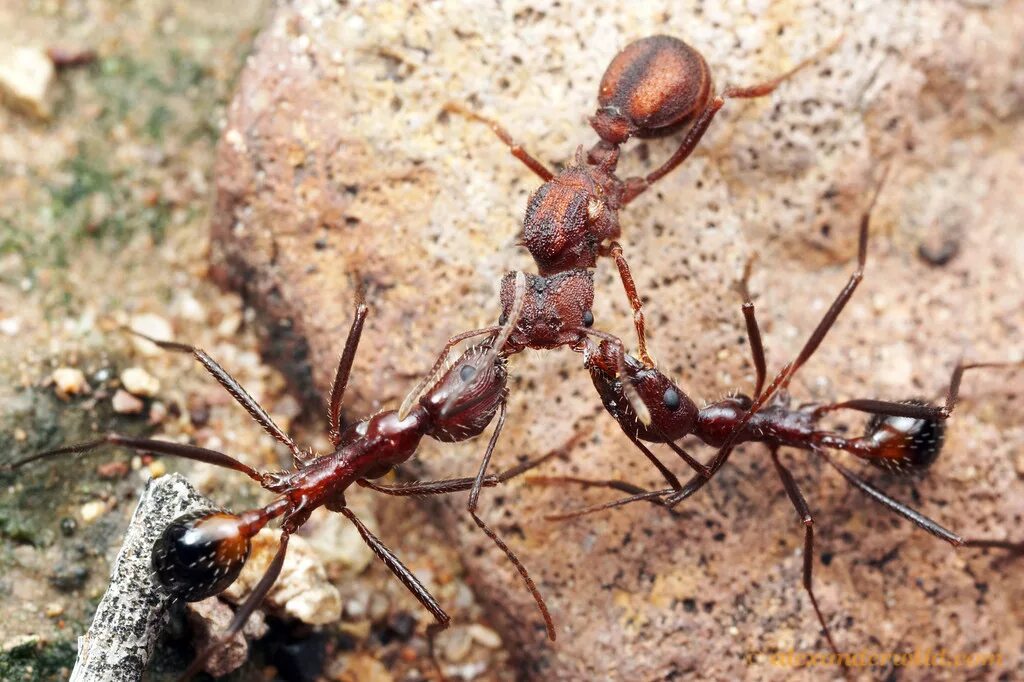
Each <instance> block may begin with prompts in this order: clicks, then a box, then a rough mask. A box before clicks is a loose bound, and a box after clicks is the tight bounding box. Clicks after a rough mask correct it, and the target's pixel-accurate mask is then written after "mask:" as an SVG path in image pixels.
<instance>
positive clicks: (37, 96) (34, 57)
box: [0, 40, 56, 119]
mask: <svg viewBox="0 0 1024 682" xmlns="http://www.w3.org/2000/svg"><path fill="white" fill-rule="evenodd" d="M4 42H5V43H7V41H6V40H5V41H4ZM55 73H56V71H55V69H54V68H53V62H51V61H50V58H49V57H47V56H46V53H45V52H44V51H42V50H40V49H38V48H35V47H15V48H11V47H10V46H9V44H7V45H4V46H3V50H2V51H0V99H2V100H3V101H4V102H5V103H6V104H7V105H8V106H9V107H11V108H13V109H17V110H18V111H21V112H22V113H25V114H28V115H29V116H33V117H35V118H39V119H48V118H50V113H51V110H50V96H49V93H50V88H51V86H52V85H53V80H54V74H55Z"/></svg>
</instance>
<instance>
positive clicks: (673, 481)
mask: <svg viewBox="0 0 1024 682" xmlns="http://www.w3.org/2000/svg"><path fill="white" fill-rule="evenodd" d="M623 433H625V434H626V437H627V438H629V440H631V441H633V445H635V446H636V447H637V449H638V450H639V451H640V452H642V453H644V456H645V457H647V459H648V460H650V462H651V464H653V465H654V467H655V468H656V469H657V470H658V471H659V472H661V475H662V477H663V478H664V479H665V480H666V481H668V484H669V485H670V486H672V488H673V490H679V489H681V488H682V487H683V484H682V483H680V482H679V479H678V478H676V475H675V474H673V473H672V472H671V471H669V469H668V467H666V466H665V465H664V464H662V463H661V460H660V459H658V458H657V457H656V456H655V454H654V453H653V452H651V450H650V449H649V448H648V447H647V446H646V445H644V444H643V443H641V442H640V440H639V439H638V438H637V437H636V436H634V435H633V434H632V433H629V432H628V431H625V430H623ZM669 445H675V443H671V442H670V443H669ZM679 452H680V453H682V454H683V455H686V452H685V451H683V450H681V449H680V450H679ZM686 457H690V456H689V455H686ZM684 459H685V458H684ZM691 460H692V461H693V462H694V464H696V465H697V466H700V462H697V461H696V460H693V458H692V457H690V458H689V459H688V460H686V463H687V464H690V461H691ZM691 466H692V465H691ZM626 492H638V491H628V490H627V491H626Z"/></svg>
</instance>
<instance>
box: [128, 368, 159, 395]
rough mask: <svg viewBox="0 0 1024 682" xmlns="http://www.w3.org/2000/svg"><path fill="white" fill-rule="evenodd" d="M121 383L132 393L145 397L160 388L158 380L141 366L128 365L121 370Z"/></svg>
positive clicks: (154, 393) (153, 393)
mask: <svg viewBox="0 0 1024 682" xmlns="http://www.w3.org/2000/svg"><path fill="white" fill-rule="evenodd" d="M121 385H122V386H124V390H126V391H128V392H129V393H131V394H132V395H140V396H144V397H147V398H148V397H151V396H154V395H156V392H157V391H159V390H160V381H159V380H158V379H157V378H156V377H155V376H153V375H152V374H150V373H149V372H147V371H146V370H144V369H142V368H141V367H129V368H128V369H126V370H125V371H123V372H121Z"/></svg>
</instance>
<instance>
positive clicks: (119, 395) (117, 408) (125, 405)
mask: <svg viewBox="0 0 1024 682" xmlns="http://www.w3.org/2000/svg"><path fill="white" fill-rule="evenodd" d="M110 404H111V405H113V407H114V412H117V413H118V414H139V413H140V412H142V410H143V409H144V408H145V407H146V406H145V404H143V402H142V401H141V400H139V399H138V398H136V397H135V396H133V395H132V394H131V393H129V392H128V391H126V390H124V389H123V388H119V389H117V392H115V393H114V397H113V398H111V399H110Z"/></svg>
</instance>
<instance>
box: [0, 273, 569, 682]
mask: <svg viewBox="0 0 1024 682" xmlns="http://www.w3.org/2000/svg"><path fill="white" fill-rule="evenodd" d="M518 280H519V281H518V284H519V285H518V286H517V287H515V292H516V297H517V300H515V301H512V302H510V305H511V307H512V308H513V309H514V311H518V310H521V309H522V307H523V306H522V299H523V297H524V289H525V287H524V279H523V278H521V277H520V278H518ZM368 312H369V309H368V307H367V306H366V304H365V303H364V302H363V301H362V298H361V295H359V296H357V303H356V308H355V315H354V318H353V321H352V327H351V329H350V330H349V333H348V337H347V339H346V341H345V346H344V350H343V352H342V354H341V359H340V360H339V363H338V368H337V372H336V375H335V379H334V384H333V387H332V389H331V392H330V397H329V400H328V424H329V436H330V440H331V444H332V446H333V447H334V451H333V452H331V453H329V454H319V453H315V452H313V451H312V450H303V449H301V448H300V447H299V446H298V445H297V444H296V443H295V442H294V441H293V440H292V439H291V438H290V437H289V436H288V434H286V433H285V432H284V431H283V430H282V429H281V428H280V427H279V426H278V425H277V424H275V423H274V421H273V419H271V417H270V415H269V414H268V413H267V412H266V410H264V409H263V407H261V406H260V404H259V403H258V402H256V400H255V399H253V398H252V396H250V395H249V393H248V392H247V391H246V390H245V389H244V388H243V387H242V386H241V385H240V384H239V383H238V382H237V381H236V380H235V379H234V378H232V377H231V375H230V374H228V372H227V371H226V370H224V368H222V367H221V366H220V365H219V364H218V363H217V362H216V361H215V360H214V359H213V358H212V357H210V356H209V355H208V354H207V353H206V352H205V351H203V350H202V349H200V348H196V347H194V346H190V345H187V344H183V343H175V342H172V341H160V340H157V339H153V338H150V337H148V336H145V335H142V334H139V336H142V337H143V338H145V339H147V340H149V341H151V342H152V343H154V344H156V345H157V346H159V347H160V348H163V349H165V350H168V351H175V352H181V353H189V354H191V355H193V356H194V357H195V358H196V360H198V361H199V363H200V364H202V365H203V367H205V368H206V370H207V371H208V372H209V373H210V374H211V375H212V376H213V377H214V378H215V379H216V380H217V381H218V382H219V383H220V384H221V385H222V386H223V387H224V388H225V390H227V391H228V393H230V394H231V396H232V397H233V398H234V399H235V400H236V401H237V402H238V403H239V404H240V405H241V406H242V407H243V408H245V410H246V411H247V412H248V413H249V414H250V415H251V416H252V417H253V419H255V420H256V422H257V423H258V424H259V425H260V426H262V427H263V429H264V430H265V431H267V432H268V433H269V434H270V435H271V436H273V437H274V438H275V439H276V440H278V441H280V442H281V443H283V444H284V445H285V446H287V448H288V449H289V450H290V451H291V454H292V459H293V465H294V466H293V468H292V469H290V470H286V471H274V472H270V471H257V470H256V469H253V468H252V467H250V466H249V465H247V464H245V463H243V462H241V461H239V460H237V459H234V458H233V457H230V456H228V455H226V454H223V453H221V452H217V451H214V450H208V449H206V448H202V447H198V446H193V445H184V444H179V443H172V442H167V441H159V440H152V439H147V438H131V437H127V436H123V435H120V434H117V433H108V434H106V435H104V436H101V437H100V438H97V439H95V440H91V441H88V442H84V443H78V444H75V445H68V446H64V447H60V448H56V449H53V450H48V451H46V452H41V453H38V454H35V455H32V456H30V457H27V458H25V459H22V460H20V461H17V462H14V463H12V464H8V465H6V466H5V467H3V468H4V469H8V470H12V471H13V470H15V469H18V468H20V467H22V466H24V465H26V464H28V463H30V462H33V461H36V460H40V459H44V458H50V457H57V456H61V455H80V454H84V453H87V452H90V451H92V450H95V449H97V448H99V447H102V446H104V445H108V444H109V445H116V446H121V447H125V448H130V449H133V450H138V451H145V452H153V453H158V454H161V455H167V456H171V457H180V458H184V459H190V460H195V461H199V462H206V463H207V464H213V465H216V466H220V467H224V468H227V469H232V470H234V471H238V472H241V473H243V474H245V475H247V476H249V478H251V479H253V480H254V481H256V482H257V483H258V484H259V485H260V486H262V487H263V488H264V489H266V490H268V491H270V492H272V493H275V494H276V495H277V497H276V498H275V499H274V500H273V501H272V502H270V503H269V504H267V505H265V506H263V507H260V508H257V509H251V510H248V511H244V512H241V513H238V514H234V513H230V512H226V511H200V512H190V513H186V514H184V515H182V516H181V517H179V518H177V519H175V520H174V521H173V522H172V523H171V524H170V525H168V526H167V528H166V529H164V531H163V532H162V533H161V535H160V537H159V539H158V540H157V542H156V543H155V544H154V546H153V559H152V560H153V567H154V573H155V577H156V580H157V581H158V582H159V583H160V584H161V585H162V586H163V587H164V588H166V590H167V591H168V593H169V594H170V595H171V596H172V597H173V598H175V599H182V600H185V601H198V600H201V599H206V598H207V597H211V596H213V595H216V594H218V593H220V592H221V591H223V590H224V589H225V588H227V587H228V585H230V584H231V583H232V582H234V580H235V579H236V578H237V577H238V574H239V573H240V572H241V570H242V568H243V566H244V565H245V562H246V560H247V558H248V556H249V551H250V546H251V545H250V540H251V538H252V537H253V536H255V535H256V534H257V533H259V532H260V530H262V529H263V528H264V527H265V526H266V525H267V524H268V523H269V522H270V521H272V520H274V519H280V524H281V530H282V533H281V540H280V544H279V545H278V548H277V552H276V554H275V555H274V558H273V560H272V561H271V562H270V565H269V567H268V568H267V570H266V572H265V573H264V575H263V577H262V578H261V579H260V581H259V583H258V584H257V585H256V587H255V588H254V589H253V591H252V593H251V594H250V595H249V596H248V597H247V598H246V600H245V601H244V602H243V603H242V605H241V606H240V607H239V608H238V610H237V611H236V613H235V616H234V619H233V620H232V621H231V623H230V624H229V625H228V628H227V630H226V631H225V632H224V633H223V634H222V635H221V638H220V639H219V640H218V641H217V642H216V643H214V644H213V645H212V646H210V647H209V648H207V649H206V650H205V651H203V652H201V653H199V655H198V656H197V657H196V659H195V660H194V661H193V662H192V664H191V665H190V666H189V667H188V669H187V670H186V672H185V673H184V675H183V679H188V678H190V677H192V676H193V675H194V674H195V673H197V672H198V671H199V670H200V669H201V668H202V666H203V665H204V664H205V662H206V660H207V659H208V658H209V656H210V655H211V654H212V653H213V652H214V651H215V650H216V649H217V648H218V647H220V646H223V645H224V644H225V643H226V642H227V641H229V640H230V639H231V638H232V637H233V636H234V635H235V634H236V633H238V632H239V631H240V630H241V629H242V627H243V626H244V625H245V622H246V620H248V618H249V616H250V615H251V614H252V612H253V611H254V610H255V609H256V607H257V606H259V604H260V603H261V602H262V601H263V599H264V597H265V596H266V595H267V593H268V591H269V590H270V588H271V586H272V585H273V584H274V582H275V581H276V580H277V578H278V575H279V574H280V572H281V568H282V565H283V564H284V559H285V553H286V551H287V548H288V538H289V537H290V536H291V535H292V534H293V533H295V532H296V531H297V530H298V529H299V527H301V526H302V525H303V524H304V523H305V522H306V520H307V519H308V518H309V516H310V514H312V512H313V510H315V509H316V508H318V507H326V508H327V509H328V510H329V511H333V512H339V513H341V514H343V515H344V516H345V518H347V519H348V520H349V521H351V522H352V524H353V525H354V526H355V527H356V530H357V531H358V532H359V535H360V537H362V539H363V541H364V542H365V543H366V544H367V545H368V546H369V547H370V549H371V550H373V552H374V554H376V555H377V557H378V558H379V559H380V560H381V561H383V562H384V564H385V565H386V566H387V567H388V569H389V570H390V571H391V572H392V573H393V574H394V575H395V576H396V577H397V578H398V579H399V580H400V581H401V582H402V584H403V585H405V586H406V588H408V590H409V591H410V592H411V593H412V594H413V596H414V597H416V599H417V600H418V601H419V602H420V603H421V604H422V605H423V607H424V608H426V609H427V611H429V612H430V613H431V615H432V616H433V617H434V623H432V624H431V625H430V626H429V627H428V642H429V644H430V649H431V659H432V660H433V662H434V665H435V666H436V667H438V668H439V666H438V664H437V660H436V658H435V657H434V655H433V636H434V634H435V633H436V631H437V630H441V629H444V628H446V627H447V626H448V625H449V623H450V621H451V618H450V617H449V615H448V614H447V613H446V612H445V611H444V609H443V608H442V607H441V605H440V604H438V602H437V601H436V600H435V599H434V597H433V596H432V595H431V594H430V592H429V591H428V590H427V588H426V587H425V586H424V585H423V584H422V583H421V582H420V581H419V580H418V579H417V578H416V576H415V575H414V574H413V573H412V572H411V571H410V570H409V569H408V568H406V566H405V565H404V564H403V563H402V562H401V560H400V559H399V558H398V557H397V556H396V555H395V554H394V553H393V552H392V551H391V550H390V549H389V548H388V547H387V546H386V545H385V544H384V543H383V542H382V541H381V540H380V539H379V538H377V537H376V536H375V535H374V534H373V533H372V532H371V531H370V530H369V529H368V528H367V527H366V526H365V525H364V524H363V522H362V521H360V520H359V518H358V517H357V516H356V515H355V514H354V513H353V512H352V510H351V509H349V508H348V507H347V505H346V502H345V491H346V490H347V489H348V488H349V487H350V486H351V485H352V484H353V483H354V484H357V485H360V486H363V487H366V488H369V489H371V490H374V491H377V492H379V493H383V494H385V495H396V496H423V495H444V494H450V493H456V492H459V491H463V490H470V489H472V488H473V486H474V485H475V484H476V485H479V486H483V487H493V486H496V485H498V484H500V483H502V482H504V481H507V480H508V479H510V478H512V477H514V476H518V475H519V474H521V473H523V472H524V471H526V470H528V469H530V468H532V467H534V466H537V465H538V464H540V463H541V462H542V461H544V460H546V459H547V458H549V457H551V456H553V455H554V454H555V453H551V454H549V455H545V456H543V457H541V458H538V459H535V460H532V461H526V462H523V463H522V464H520V465H518V466H516V467H514V468H512V469H510V470H508V471H505V472H503V473H501V474H497V475H491V476H486V477H483V478H482V480H479V481H477V480H476V479H473V478H455V479H448V480H438V481H426V482H414V483H408V484H400V485H382V484H379V483H374V482H373V480H372V479H377V478H380V477H382V476H384V475H385V474H387V473H388V472H390V471H391V470H392V469H394V468H395V467H397V466H398V465H400V464H402V463H404V462H405V461H407V460H408V459H409V458H410V457H412V455H413V454H414V453H415V452H416V450H417V448H418V446H419V443H420V441H421V440H422V438H423V437H424V436H429V437H431V438H434V439H436V440H439V441H442V442H455V441H464V440H468V439H470V438H474V437H476V436H478V435H480V434H481V433H482V432H483V431H484V429H485V428H486V427H487V426H488V424H490V422H491V421H492V420H493V419H494V417H495V415H496V414H497V415H498V424H497V428H496V430H495V432H494V434H493V435H492V436H491V439H490V442H489V443H488V445H487V449H486V451H485V454H484V459H485V460H489V459H490V456H491V453H492V451H493V449H494V446H495V443H496V441H497V435H498V433H499V432H500V430H501V425H502V423H503V422H504V418H505V403H506V401H507V388H506V382H507V376H508V374H507V370H506V364H505V356H504V355H503V354H501V353H500V352H498V351H499V350H500V348H501V346H502V345H503V344H504V340H505V339H506V338H508V335H509V334H510V333H511V329H512V328H513V327H514V326H515V324H516V323H517V322H518V312H515V314H514V315H513V316H511V317H510V319H509V323H508V324H506V325H504V326H503V327H498V328H497V336H495V337H494V338H493V339H492V340H490V341H484V342H482V343H479V344H476V345H474V346H471V347H469V348H468V349H467V350H465V351H464V352H463V353H462V354H461V356H459V358H458V359H457V360H456V361H455V362H454V363H453V364H451V365H450V366H449V367H448V368H447V369H445V371H444V372H441V373H438V374H437V375H436V376H433V377H431V380H430V383H429V386H428V387H427V388H426V390H425V391H423V392H422V395H420V396H419V397H418V398H417V400H416V401H415V404H413V405H412V406H411V408H410V409H409V410H408V413H407V415H405V416H402V417H399V416H398V413H397V412H396V411H395V410H387V411H383V412H378V413H377V414H375V415H373V416H371V417H368V418H366V419H363V420H361V421H358V422H356V423H353V424H351V425H350V426H348V427H347V428H345V429H342V428H341V417H340V414H341V404H342V399H343V397H344V394H345V388H346V386H347V385H348V380H349V375H350V373H351V370H352V364H353V361H354V359H355V355H356V350H357V347H358V344H359V339H360V336H361V335H362V330H363V324H364V322H365V320H366V316H367V314H368ZM136 333H137V332H136ZM453 398H454V400H453ZM470 514H471V515H472V517H473V521H474V522H475V523H476V525H477V526H478V527H479V528H480V529H481V530H482V531H483V532H484V533H485V534H486V535H487V536H488V537H489V538H490V539H491V540H492V541H493V542H494V543H495V544H496V545H497V546H498V548H499V549H501V551H502V552H504V554H505V556H506V557H507V558H508V560H509V561H510V562H511V563H512V565H513V566H515V568H516V570H517V571H518V572H519V574H520V576H521V577H522V579H523V581H524V582H525V584H526V586H527V588H528V589H529V590H530V593H531V594H532V595H533V598H534V600H535V601H536V604H537V607H538V609H539V610H540V612H541V615H542V616H543V619H544V623H545V626H546V628H547V632H548V636H549V637H550V638H551V639H552V640H554V639H555V630H554V624H553V622H552V619H551V615H550V614H549V612H548V609H547V605H546V604H545V603H544V599H543V597H542V596H541V595H540V592H539V590H538V589H537V587H536V585H535V584H534V582H533V580H532V578H531V577H530V574H529V572H528V571H527V570H526V567H525V566H524V565H523V564H522V563H521V562H520V561H519V559H518V558H517V557H516V555H515V554H514V553H513V552H512V550H511V549H510V548H509V547H508V545H506V544H505V542H504V541H503V540H502V539H501V538H500V537H498V535H497V534H496V533H495V532H494V531H493V530H492V529H491V528H489V527H488V526H487V525H486V524H485V523H484V522H483V521H482V520H481V519H480V518H479V517H478V516H477V515H476V513H475V511H474V510H472V509H471V510H470ZM441 677H442V679H443V675H441Z"/></svg>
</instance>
